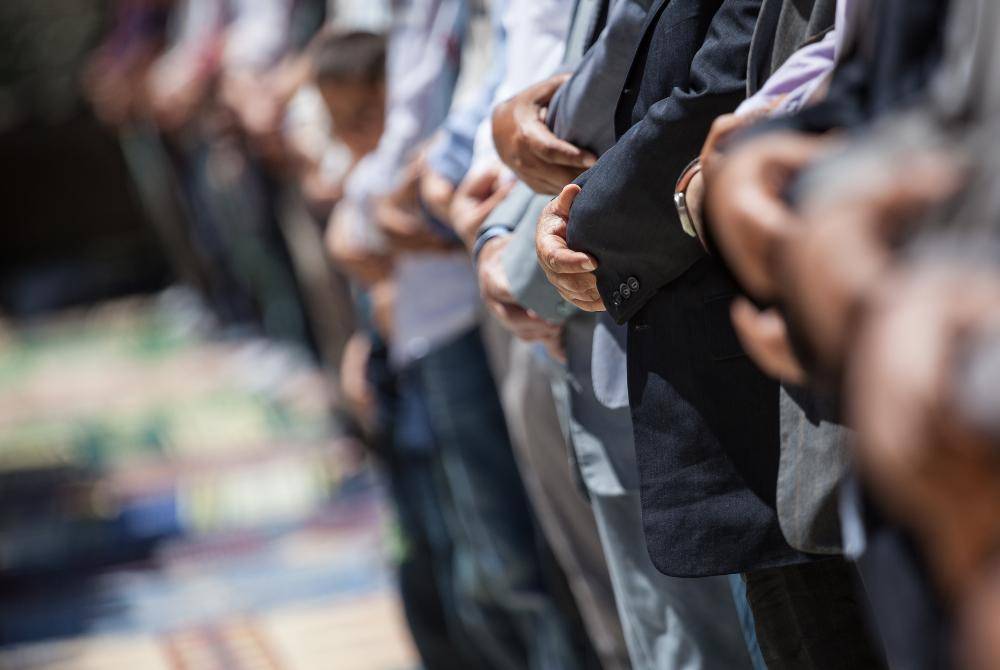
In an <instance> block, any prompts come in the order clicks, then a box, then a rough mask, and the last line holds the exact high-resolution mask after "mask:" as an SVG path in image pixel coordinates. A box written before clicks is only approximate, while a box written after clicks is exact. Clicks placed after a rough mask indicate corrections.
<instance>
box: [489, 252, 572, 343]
mask: <svg viewBox="0 0 1000 670" xmlns="http://www.w3.org/2000/svg"><path fill="white" fill-rule="evenodd" d="M509 242H510V237H495V238H493V239H492V240H490V241H489V242H487V243H486V246H484V247H483V248H482V250H481V251H480V254H479V265H478V273H479V291H480V293H481V294H482V296H483V302H484V303H485V304H486V307H487V308H488V309H489V310H490V312H491V313H492V314H493V316H495V317H496V318H497V320H498V321H500V323H501V325H503V326H504V327H505V328H506V329H507V330H509V331H510V332H511V333H513V334H514V336H515V337H517V338H519V339H522V340H526V341H528V342H536V341H541V342H544V343H546V345H553V344H554V345H558V343H559V340H560V335H561V333H562V328H561V327H560V326H557V325H555V324H551V323H549V322H548V321H545V320H543V319H542V318H541V317H539V316H538V315H537V314H535V313H534V312H532V311H531V310H529V309H525V308H524V307H522V306H521V305H519V304H518V303H517V299H516V298H515V297H514V295H513V294H512V293H511V292H510V281H509V279H508V277H507V271H506V270H505V269H504V266H503V262H502V258H503V250H504V249H505V248H506V247H507V244H508V243H509ZM550 351H551V347H550Z"/></svg>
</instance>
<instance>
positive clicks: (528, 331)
mask: <svg viewBox="0 0 1000 670" xmlns="http://www.w3.org/2000/svg"><path fill="white" fill-rule="evenodd" d="M488 305H489V307H490V310H491V311H492V312H493V313H494V314H495V315H496V316H497V318H499V319H500V321H501V322H502V323H503V324H504V325H505V326H506V327H507V329H508V330H511V331H513V332H515V333H516V334H517V336H518V337H520V338H521V339H540V338H543V337H550V336H551V335H552V334H553V333H555V332H557V331H558V328H559V327H558V326H555V325H553V324H550V323H548V322H546V321H543V320H542V319H540V318H538V317H537V316H533V315H532V314H530V313H529V312H528V310H526V309H524V308H523V307H521V306H520V305H515V304H511V303H503V302H499V301H496V300H491V301H489V302H488Z"/></svg>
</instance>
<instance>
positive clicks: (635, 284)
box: [626, 277, 639, 292]
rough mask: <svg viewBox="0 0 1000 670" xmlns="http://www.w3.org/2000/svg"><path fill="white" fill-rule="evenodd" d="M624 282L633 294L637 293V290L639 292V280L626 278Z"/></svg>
mask: <svg viewBox="0 0 1000 670" xmlns="http://www.w3.org/2000/svg"><path fill="white" fill-rule="evenodd" d="M626 281H627V283H628V287H629V288H630V289H631V290H632V291H633V292H635V291H638V290H639V280H638V279H636V278H635V277H629V278H628V279H627V280H626Z"/></svg>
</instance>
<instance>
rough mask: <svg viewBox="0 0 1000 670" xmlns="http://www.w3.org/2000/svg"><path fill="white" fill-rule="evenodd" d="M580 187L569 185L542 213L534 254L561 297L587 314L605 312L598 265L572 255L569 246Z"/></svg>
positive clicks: (583, 256) (580, 254) (588, 258)
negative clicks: (571, 217)
mask: <svg viewBox="0 0 1000 670" xmlns="http://www.w3.org/2000/svg"><path fill="white" fill-rule="evenodd" d="M579 192H580V187H579V186H577V185H576V184H570V185H569V186H567V187H566V188H564V189H563V190H562V192H561V193H560V194H559V195H558V196H556V198H555V199H554V200H552V202H550V203H549V204H548V205H546V206H545V209H544V210H542V216H541V218H540V219H539V220H538V229H537V231H536V233H535V252H536V253H537V254H538V262H539V264H541V266H542V270H543V271H544V272H545V276H546V277H547V278H548V280H549V283H551V284H552V285H553V286H555V287H556V290H557V291H559V295H561V296H562V297H563V298H565V299H566V300H567V301H569V302H571V303H573V304H574V305H576V306H577V307H579V308H580V309H582V310H584V311H587V312H603V311H604V310H605V307H604V301H603V300H602V299H601V294H600V293H599V292H598V291H597V277H596V276H595V275H594V270H596V269H597V261H596V260H594V258H593V257H592V256H590V255H588V254H585V253H583V252H580V251H573V250H572V249H570V248H569V245H567V244H566V228H567V226H568V225H569V210H570V207H572V206H573V200H575V199H576V195H577V194H578V193H579Z"/></svg>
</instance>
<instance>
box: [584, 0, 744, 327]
mask: <svg viewBox="0 0 1000 670" xmlns="http://www.w3.org/2000/svg"><path fill="white" fill-rule="evenodd" d="M674 1H676V0H674ZM701 4H702V5H705V4H709V3H701ZM711 4H714V5H717V6H718V9H717V10H716V11H715V13H714V15H713V16H711V22H710V23H709V25H708V29H707V31H706V32H705V33H704V35H705V37H704V39H703V41H701V42H700V47H697V51H696V53H695V55H694V57H693V59H691V58H690V52H689V51H687V50H684V49H678V50H677V51H681V52H682V53H680V54H678V55H677V57H680V58H688V59H690V60H689V62H690V66H689V68H688V69H687V70H686V71H687V76H686V81H682V82H681V85H675V86H672V87H671V88H670V89H669V90H667V91H666V96H665V97H663V98H662V99H659V100H657V101H656V102H654V103H653V104H652V105H650V106H649V108H648V110H647V111H646V113H645V115H644V116H643V117H642V119H641V120H639V121H638V122H637V123H635V125H633V126H632V127H631V128H630V129H629V130H628V131H627V132H625V133H624V134H623V135H622V136H621V137H620V138H619V140H618V142H617V143H616V144H615V145H614V146H613V147H612V148H611V149H610V150H608V151H607V152H606V153H605V154H604V155H603V156H602V157H601V158H600V160H598V162H597V164H596V165H594V167H592V168H591V169H590V170H588V171H587V172H585V173H584V174H582V175H581V176H580V177H579V179H578V180H577V183H578V184H579V185H580V186H581V187H582V192H581V193H580V194H579V195H578V196H577V198H576V201H575V202H574V204H573V208H572V211H571V212H570V222H569V229H568V241H569V245H570V247H572V248H574V249H578V250H582V251H586V252H587V253H590V254H592V255H593V256H594V257H595V258H596V259H597V262H598V269H597V271H596V273H595V274H596V275H597V286H598V290H599V291H600V293H601V297H602V298H603V300H604V304H605V306H606V307H607V309H608V313H609V314H610V315H611V316H612V317H613V318H614V319H615V321H617V322H618V323H624V322H625V321H627V320H628V319H630V318H632V316H634V315H635V314H636V312H637V311H638V310H639V309H640V308H641V307H642V306H643V305H644V304H645V303H646V302H647V301H648V300H649V298H651V297H652V296H653V295H654V294H655V293H656V292H657V291H658V290H659V289H660V288H662V287H663V286H664V285H666V284H667V283H669V282H670V281H672V280H673V279H675V278H677V277H678V276H680V275H681V274H682V273H683V272H684V271H685V270H686V269H687V268H689V267H690V266H691V265H692V264H693V263H694V262H695V261H696V260H697V259H698V258H699V257H700V256H701V255H702V253H703V252H702V250H701V247H700V245H699V244H698V242H697V241H696V240H694V239H693V238H691V237H689V236H688V235H686V234H685V233H684V231H683V230H682V228H681V225H680V222H679V221H678V218H677V212H676V210H675V208H674V204H673V191H674V183H675V182H676V180H677V178H678V177H679V176H680V173H681V171H682V170H683V169H684V167H685V165H686V164H687V163H688V162H690V161H691V159H693V158H694V157H696V156H697V155H698V153H699V152H700V150H701V146H702V143H703V142H704V140H705V137H706V135H707V134H708V130H709V128H710V127H711V124H712V121H713V120H714V119H715V118H716V117H717V116H718V115H720V114H723V113H726V112H730V111H732V110H733V109H734V108H735V107H736V106H737V105H738V104H739V102H740V101H741V100H742V99H743V98H744V96H745V92H746V71H747V55H748V52H749V48H750V39H751V37H752V35H753V30H754V24H755V22H756V18H757V13H758V11H759V10H760V4H761V0H723V1H722V2H721V3H719V2H715V3H711ZM699 18H700V17H697V16H695V17H689V18H687V19H685V22H688V21H697V20H698V19H699ZM660 20H661V22H662V21H663V18H661V19H660ZM682 28H683V25H682V24H677V25H672V26H668V27H666V28H664V30H666V31H668V33H669V31H671V30H681V29H682ZM656 30H660V27H659V26H657V28H656ZM678 37H679V36H678ZM671 43H675V42H673V40H672V39H671V35H670V34H667V35H666V39H665V40H664V44H671ZM645 46H648V45H645ZM645 46H640V51H641V49H642V48H645ZM675 53H676V52H674V51H671V50H669V49H665V50H664V55H663V56H660V55H659V54H657V53H649V54H648V62H647V63H645V69H646V70H649V69H651V68H657V67H659V66H660V63H658V62H656V61H657V60H659V59H669V58H670V57H672V56H673V55H674V54H675ZM668 67H669V64H668ZM628 94H629V89H628V87H626V89H625V91H624V92H623V96H625V97H627V96H628ZM640 95H642V93H641V92H640ZM626 288H627V289H628V290H625V289H626Z"/></svg>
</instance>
